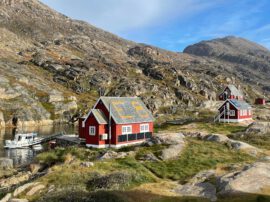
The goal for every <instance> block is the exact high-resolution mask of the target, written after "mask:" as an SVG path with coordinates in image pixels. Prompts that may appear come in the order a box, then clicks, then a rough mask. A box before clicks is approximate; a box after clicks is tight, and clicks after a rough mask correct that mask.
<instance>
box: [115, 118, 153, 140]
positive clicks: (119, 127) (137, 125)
mask: <svg viewBox="0 0 270 202" xmlns="http://www.w3.org/2000/svg"><path fill="white" fill-rule="evenodd" d="M141 124H149V132H151V133H153V131H154V124H153V122H147V123H133V124H118V125H116V135H115V137H116V144H118V141H117V140H118V136H119V135H122V126H130V125H131V126H132V134H135V133H140V125H141ZM135 141H138V140H134V142H135ZM123 143H124V142H123ZM123 143H122V144H123ZM120 144H121V143H120Z"/></svg>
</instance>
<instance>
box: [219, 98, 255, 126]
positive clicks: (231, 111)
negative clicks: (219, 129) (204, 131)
mask: <svg viewBox="0 0 270 202" xmlns="http://www.w3.org/2000/svg"><path fill="white" fill-rule="evenodd" d="M218 111H219V113H218V115H217V116H216V117H215V121H219V122H242V121H247V120H252V108H251V106H250V105H249V104H248V103H246V102H245V101H242V100H235V99H228V100H226V101H225V102H224V103H223V104H222V105H221V106H220V108H219V109H218Z"/></svg>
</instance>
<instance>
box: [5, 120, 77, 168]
mask: <svg viewBox="0 0 270 202" xmlns="http://www.w3.org/2000/svg"><path fill="white" fill-rule="evenodd" d="M17 132H19V133H20V132H24V133H31V132H37V133H38V136H39V137H41V136H42V137H44V136H49V135H53V134H57V133H60V132H65V133H66V134H76V133H77V131H76V127H74V126H73V125H56V126H39V127H24V128H23V131H22V129H20V128H19V129H18V130H17ZM15 134H16V130H15V129H14V128H13V129H12V128H6V129H0V157H7V158H11V159H13V161H14V164H15V165H23V164H27V163H30V162H31V161H32V159H33V158H34V157H35V155H37V154H38V153H39V152H42V150H44V148H46V146H43V147H42V148H36V149H35V148H25V149H4V144H5V140H13V139H14V137H15ZM40 149H42V150H40Z"/></svg>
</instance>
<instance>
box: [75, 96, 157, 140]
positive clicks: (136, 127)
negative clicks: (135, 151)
mask: <svg viewBox="0 0 270 202" xmlns="http://www.w3.org/2000/svg"><path fill="white" fill-rule="evenodd" d="M95 109H100V110H101V111H103V113H104V114H105V116H106V117H109V111H108V110H107V108H106V107H105V105H104V104H103V103H102V101H99V103H98V104H97V105H96V107H95ZM82 121H83V119H82V120H79V136H80V137H81V138H85V139H86V144H94V145H103V144H109V143H110V142H109V140H105V141H104V140H100V135H101V134H105V133H107V134H109V131H108V126H107V125H99V124H98V122H97V120H96V119H95V117H94V116H93V115H92V114H91V115H90V117H89V118H88V119H87V120H86V122H85V127H84V128H82ZM140 124H147V123H135V124H115V122H114V120H113V119H112V123H111V134H112V137H111V144H112V145H116V144H118V136H119V135H122V126H125V125H132V134H135V133H140ZM148 124H149V132H152V133H153V128H154V124H153V122H149V123H148ZM90 125H91V126H95V127H96V135H95V136H90V135H89V126H90ZM135 141H138V140H135ZM123 143H124V142H123Z"/></svg>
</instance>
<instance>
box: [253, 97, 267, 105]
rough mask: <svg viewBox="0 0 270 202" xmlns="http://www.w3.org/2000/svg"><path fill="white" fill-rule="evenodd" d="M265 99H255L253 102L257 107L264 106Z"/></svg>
mask: <svg viewBox="0 0 270 202" xmlns="http://www.w3.org/2000/svg"><path fill="white" fill-rule="evenodd" d="M265 103H266V102H265V99H263V98H257V99H256V100H255V104H257V105H265Z"/></svg>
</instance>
